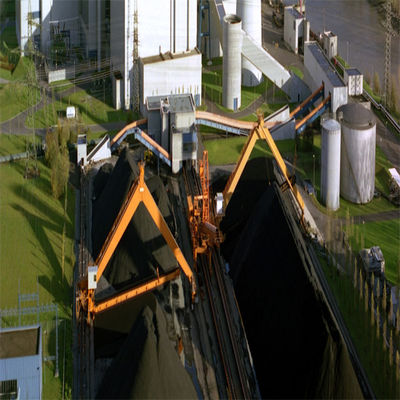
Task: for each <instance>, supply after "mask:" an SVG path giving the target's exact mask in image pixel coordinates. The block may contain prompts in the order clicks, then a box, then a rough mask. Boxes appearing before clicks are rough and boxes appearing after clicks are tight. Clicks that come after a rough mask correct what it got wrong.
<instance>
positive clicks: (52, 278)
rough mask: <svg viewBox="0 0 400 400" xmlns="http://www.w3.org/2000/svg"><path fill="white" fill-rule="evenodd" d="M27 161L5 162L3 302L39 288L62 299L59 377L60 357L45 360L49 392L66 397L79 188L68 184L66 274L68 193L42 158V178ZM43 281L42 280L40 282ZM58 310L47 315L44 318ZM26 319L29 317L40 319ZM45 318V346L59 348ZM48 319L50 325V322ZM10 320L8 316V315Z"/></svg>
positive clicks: (10, 304) (48, 298) (44, 297)
mask: <svg viewBox="0 0 400 400" xmlns="http://www.w3.org/2000/svg"><path fill="white" fill-rule="evenodd" d="M24 167H25V162H24V161H21V162H14V163H6V164H1V165H0V180H1V182H2V184H1V187H0V220H1V224H0V276H1V279H0V308H14V307H17V306H18V297H17V295H18V287H20V291H21V293H34V292H36V291H37V288H39V297H40V303H41V304H46V303H49V302H56V303H57V304H58V306H59V317H61V318H63V319H65V321H64V322H63V323H62V324H61V327H60V328H61V329H60V330H59V351H60V353H59V357H60V358H59V367H60V377H59V378H54V362H51V361H49V362H45V363H44V370H43V374H44V386H43V398H48V399H54V398H61V388H62V377H63V363H62V360H63V350H62V349H63V343H64V340H63V334H64V326H63V324H67V325H66V326H67V329H66V335H67V336H66V347H67V350H66V366H67V367H66V378H65V382H66V391H67V393H68V392H70V386H71V371H72V370H71V355H70V351H68V348H70V345H71V344H70V341H71V324H70V320H71V310H72V308H71V296H72V288H71V282H72V272H73V265H74V261H75V260H74V252H73V245H74V241H73V237H74V235H73V233H74V208H75V198H74V197H75V192H74V190H72V189H71V188H70V189H69V190H68V207H67V217H66V241H65V265H64V275H63V274H62V266H61V251H62V250H61V248H62V228H63V199H62V200H61V201H60V200H55V199H54V198H53V197H52V195H51V191H50V190H51V189H50V181H49V180H50V171H49V169H48V168H47V167H46V166H45V165H44V164H43V163H42V162H41V161H39V168H40V171H41V175H40V178H37V179H33V180H25V179H24V178H23V176H22V175H23V172H24ZM37 281H38V283H39V284H38V285H37ZM49 317H50V318H54V316H51V315H48V316H42V321H48V318H49ZM32 318H33V320H29V319H27V320H24V321H23V323H29V322H30V323H32V322H36V319H35V316H33V317H32V316H31V319H32ZM44 323H45V329H46V332H47V333H46V335H45V336H44V338H43V339H44V342H43V352H44V354H45V355H47V354H51V355H54V354H55V350H54V347H55V329H54V327H55V325H54V322H51V321H48V322H44ZM46 324H47V325H46ZM2 326H3V327H4V326H7V320H3V321H2Z"/></svg>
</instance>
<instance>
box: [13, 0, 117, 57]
mask: <svg viewBox="0 0 400 400" xmlns="http://www.w3.org/2000/svg"><path fill="white" fill-rule="evenodd" d="M15 6H16V7H15V8H16V21H15V23H16V33H17V39H18V45H19V47H20V48H21V50H22V52H24V51H26V50H27V46H28V39H29V37H32V41H33V45H34V46H35V48H36V49H37V50H39V51H40V52H41V53H42V54H44V55H45V56H47V57H48V58H51V49H52V45H53V43H54V42H55V41H57V40H61V41H62V42H64V43H65V47H66V49H67V51H69V50H72V49H73V48H75V47H79V48H81V49H83V51H84V54H85V56H86V57H90V58H94V59H96V58H97V59H99V60H100V57H101V56H104V55H105V51H106V49H104V50H102V47H103V46H102V44H103V42H104V39H105V38H104V36H105V35H106V32H105V30H104V28H103V25H104V21H105V20H106V17H107V16H106V12H107V8H108V7H109V1H108V2H107V1H105V0H94V1H86V0H80V1H64V0H16V2H15Z"/></svg>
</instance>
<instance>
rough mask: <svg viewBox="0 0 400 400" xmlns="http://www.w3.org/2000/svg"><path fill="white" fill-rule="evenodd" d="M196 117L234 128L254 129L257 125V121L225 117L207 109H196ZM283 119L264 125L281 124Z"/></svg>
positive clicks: (268, 126) (270, 126)
mask: <svg viewBox="0 0 400 400" xmlns="http://www.w3.org/2000/svg"><path fill="white" fill-rule="evenodd" d="M196 119H205V120H207V121H211V122H216V123H219V124H221V125H227V126H232V127H234V128H238V129H243V130H249V131H251V130H253V129H254V128H255V127H256V126H257V122H249V121H239V120H237V119H233V118H229V117H223V116H222V115H218V114H214V113H210V112H207V111H196ZM281 122H282V121H267V122H265V123H264V124H265V125H264V126H266V127H267V128H272V127H274V126H275V125H279V124H280V123H281Z"/></svg>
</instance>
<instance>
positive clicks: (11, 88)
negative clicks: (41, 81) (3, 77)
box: [0, 82, 40, 122]
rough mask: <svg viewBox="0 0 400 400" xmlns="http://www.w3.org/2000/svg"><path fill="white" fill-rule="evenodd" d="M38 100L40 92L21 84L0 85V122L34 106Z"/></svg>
mask: <svg viewBox="0 0 400 400" xmlns="http://www.w3.org/2000/svg"><path fill="white" fill-rule="evenodd" d="M39 99H40V91H39V90H38V89H36V88H28V87H27V86H26V85H25V84H23V83H22V82H11V83H8V84H6V85H0V121H1V122H2V121H7V120H8V119H10V118H13V117H15V116H16V115H17V114H19V113H20V112H21V111H24V110H26V109H27V108H29V107H30V106H32V105H35V104H36V103H37V102H38V101H39Z"/></svg>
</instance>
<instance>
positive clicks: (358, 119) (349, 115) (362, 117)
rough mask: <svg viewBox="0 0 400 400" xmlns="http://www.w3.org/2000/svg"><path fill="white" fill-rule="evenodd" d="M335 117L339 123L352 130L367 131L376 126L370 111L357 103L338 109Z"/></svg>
mask: <svg viewBox="0 0 400 400" xmlns="http://www.w3.org/2000/svg"><path fill="white" fill-rule="evenodd" d="M337 116H338V119H339V120H340V121H341V122H345V123H346V124H347V125H349V126H351V127H354V128H359V129H360V128H361V129H367V128H370V127H371V126H373V125H375V124H376V120H375V116H374V114H373V113H372V111H371V110H368V109H367V108H365V107H364V106H362V105H361V104H358V103H349V104H345V105H343V106H341V107H339V108H338V109H337Z"/></svg>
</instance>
